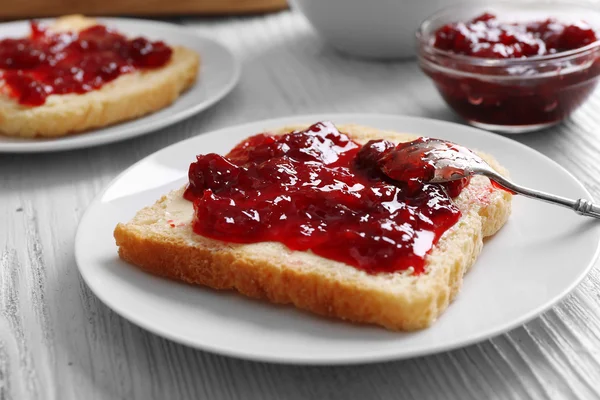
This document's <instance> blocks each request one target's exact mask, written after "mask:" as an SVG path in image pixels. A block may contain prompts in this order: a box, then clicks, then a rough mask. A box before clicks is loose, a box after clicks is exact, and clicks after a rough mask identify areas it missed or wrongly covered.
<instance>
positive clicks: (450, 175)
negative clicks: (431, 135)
mask: <svg viewBox="0 0 600 400" xmlns="http://www.w3.org/2000/svg"><path fill="white" fill-rule="evenodd" d="M403 150H406V149H402V150H399V151H403ZM408 151H409V152H413V151H414V152H419V154H421V157H422V160H423V161H425V162H427V163H428V164H430V165H433V166H434V167H435V175H434V177H433V179H431V180H430V182H432V183H436V182H448V181H453V180H456V179H461V178H465V177H468V176H472V175H484V176H487V177H488V178H489V179H491V180H493V181H495V182H496V183H497V184H499V185H500V186H502V187H503V188H506V189H507V190H508V191H509V192H513V193H515V194H520V195H523V196H525V197H531V198H532V199H537V200H542V201H545V202H548V203H552V204H557V205H559V206H563V207H567V208H570V209H572V210H574V211H575V212H576V213H578V214H580V215H586V216H589V217H595V218H600V206H599V205H597V204H593V203H592V202H590V201H588V200H585V199H578V200H571V199H568V198H565V197H561V196H556V195H553V194H550V193H544V192H540V191H538V190H534V189H529V188H526V187H523V186H520V185H517V184H515V183H513V182H511V181H509V180H508V179H506V178H505V177H503V176H502V175H500V174H499V173H497V172H496V171H495V170H494V169H493V168H492V167H490V165H489V164H488V163H486V162H485V161H484V160H482V159H481V157H479V156H478V155H476V154H475V153H473V152H472V151H471V150H469V149H467V148H466V147H463V146H459V145H457V144H455V143H450V142H446V141H443V140H440V139H428V140H427V141H425V142H422V143H415V145H414V148H412V149H410V148H409V149H408Z"/></svg>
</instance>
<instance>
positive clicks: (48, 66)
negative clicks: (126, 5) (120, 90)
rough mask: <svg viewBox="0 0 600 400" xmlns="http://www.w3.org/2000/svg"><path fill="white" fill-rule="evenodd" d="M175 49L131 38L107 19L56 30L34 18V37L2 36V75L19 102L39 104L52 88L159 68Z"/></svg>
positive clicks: (83, 86)
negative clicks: (102, 22) (70, 29)
mask: <svg viewBox="0 0 600 400" xmlns="http://www.w3.org/2000/svg"><path fill="white" fill-rule="evenodd" d="M171 54H172V49H171V48H170V47H169V46H167V45H166V44H165V43H163V42H152V41H149V40H147V39H144V38H141V37H138V38H134V39H128V38H126V37H125V36H123V35H122V34H120V33H118V32H116V31H114V30H111V29H108V28H106V27H105V26H103V25H94V26H91V27H89V28H87V29H84V30H82V31H80V32H61V33H53V32H50V31H48V30H46V29H44V28H43V27H41V26H40V25H38V24H37V23H36V22H32V23H31V35H30V36H29V37H26V38H22V39H4V40H1V41H0V79H1V80H3V81H4V92H5V93H6V94H7V95H9V96H11V97H13V98H15V99H16V100H17V101H18V102H19V103H20V104H22V105H27V106H40V105H42V104H44V103H45V102H46V98H47V97H48V96H50V95H52V94H69V93H78V94H81V93H86V92H89V91H92V90H95V89H99V88H101V87H102V86H103V85H104V84H105V83H108V82H111V81H113V80H114V79H116V78H118V77H119V76H121V75H123V74H126V73H130V72H132V71H135V70H138V69H152V68H160V67H162V66H164V65H165V64H166V63H167V62H168V61H169V60H170V59H171Z"/></svg>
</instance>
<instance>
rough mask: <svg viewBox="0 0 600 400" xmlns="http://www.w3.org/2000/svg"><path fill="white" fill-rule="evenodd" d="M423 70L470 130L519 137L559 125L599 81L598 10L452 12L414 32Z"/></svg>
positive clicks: (535, 6)
mask: <svg viewBox="0 0 600 400" xmlns="http://www.w3.org/2000/svg"><path fill="white" fill-rule="evenodd" d="M417 42H418V49H419V51H418V53H419V54H418V58H419V64H420V66H421V69H422V70H423V71H424V72H425V73H426V74H427V75H428V76H429V77H430V78H431V79H432V80H433V82H434V83H435V85H436V87H437V89H438V91H439V92H440V94H441V96H442V97H443V98H444V100H445V101H446V102H447V103H448V105H449V106H450V107H451V108H452V109H453V110H454V111H455V112H456V113H457V114H459V115H460V116H461V117H462V118H464V119H465V120H467V121H468V122H469V123H470V124H472V125H474V126H477V127H480V128H484V129H488V130H492V131H497V132H503V133H522V132H529V131H534V130H539V129H543V128H546V127H549V126H552V125H554V124H557V123H559V122H560V121H561V120H563V119H564V118H565V117H567V116H568V115H570V114H571V113H572V112H573V111H574V110H575V109H577V108H578V107H579V106H580V105H581V104H582V103H583V102H584V101H585V100H586V99H587V98H588V97H589V95H590V94H591V93H592V92H593V91H594V89H595V87H596V84H597V82H598V77H599V76H600V8H598V7H597V6H596V7H594V6H593V5H590V6H585V5H576V4H570V3H564V2H536V3H533V2H514V3H510V2H507V3H495V4H494V3H492V4H482V5H474V4H468V5H467V4H463V5H455V6H454V7H451V8H447V9H445V10H442V11H440V12H438V13H437V14H435V15H433V16H432V17H430V18H428V19H427V20H425V21H424V22H423V23H422V24H421V27H420V28H419V30H418V31H417Z"/></svg>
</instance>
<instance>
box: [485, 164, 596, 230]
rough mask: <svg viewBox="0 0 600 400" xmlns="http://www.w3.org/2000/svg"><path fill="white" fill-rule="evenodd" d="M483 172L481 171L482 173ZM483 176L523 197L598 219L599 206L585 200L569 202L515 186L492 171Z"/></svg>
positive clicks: (566, 199)
mask: <svg viewBox="0 0 600 400" xmlns="http://www.w3.org/2000/svg"><path fill="white" fill-rule="evenodd" d="M482 172H483V171H482ZM483 175H486V176H487V177H488V178H490V179H492V180H494V181H495V182H496V183H498V184H499V185H500V186H503V187H505V188H506V189H508V190H510V191H513V192H515V193H517V194H520V195H523V196H525V197H531V198H532V199H537V200H542V201H545V202H547V203H552V204H557V205H560V206H563V207H567V208H570V209H571V210H573V211H575V212H576V213H577V214H580V215H586V216H588V217H594V218H599V219H600V206H599V205H597V204H594V203H592V202H591V201H588V200H585V199H578V200H571V199H568V198H566V197H561V196H556V195H553V194H550V193H545V192H540V191H539V190H534V189H529V188H526V187H523V186H521V185H517V184H516V183H513V182H511V181H509V180H508V179H506V178H504V177H503V176H502V175H500V174H497V173H495V172H492V171H485V172H484V173H483Z"/></svg>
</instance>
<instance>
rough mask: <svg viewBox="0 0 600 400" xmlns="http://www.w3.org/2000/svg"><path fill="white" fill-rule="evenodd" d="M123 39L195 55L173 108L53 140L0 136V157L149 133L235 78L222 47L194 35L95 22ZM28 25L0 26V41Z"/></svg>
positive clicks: (220, 92)
mask: <svg viewBox="0 0 600 400" xmlns="http://www.w3.org/2000/svg"><path fill="white" fill-rule="evenodd" d="M99 21H100V22H101V23H103V24H105V25H107V26H110V27H114V28H116V29H117V30H119V31H120V32H122V33H124V34H126V35H127V36H144V37H146V38H149V39H151V40H163V41H165V42H166V43H168V44H169V45H181V46H185V47H188V48H190V49H192V50H194V51H196V52H197V53H198V54H200V58H201V62H200V72H199V74H198V79H197V81H196V83H195V84H194V86H192V87H191V88H190V89H188V90H187V91H186V92H184V93H183V94H182V95H181V96H180V97H179V98H178V99H177V100H175V102H174V103H173V104H171V105H170V106H168V107H166V108H163V109H162V110H159V111H157V112H155V113H153V114H149V115H147V116H145V117H142V118H138V119H135V120H132V121H128V122H123V123H120V124H117V125H112V126H109V127H106V128H101V129H95V130H91V131H88V132H85V133H81V134H76V135H69V136H65V137H62V138H56V139H20V138H10V137H7V136H2V135H0V153H33V152H50V151H59V150H69V149H78V148H84V147H92V146H98V145H101V144H106V143H111V142H117V141H120V140H125V139H128V138H132V137H135V136H140V135H143V134H146V133H150V132H152V131H155V130H157V129H160V128H164V127H165V126H168V125H171V124H174V123H176V122H179V121H181V120H183V119H185V118H188V117H190V116H192V115H194V114H196V113H198V112H200V111H202V110H204V109H206V108H208V107H210V106H211V105H213V104H215V103H216V102H217V101H219V100H221V99H222V98H223V97H224V96H225V95H226V94H227V93H229V92H230V91H231V90H232V89H233V87H234V86H235V84H236V83H237V81H238V79H239V76H240V66H239V63H238V61H237V60H236V58H235V57H234V56H233V54H232V53H231V52H230V51H229V50H228V49H227V48H226V47H225V46H223V45H222V44H220V43H218V42H216V41H214V40H212V39H209V38H207V37H203V36H200V35H197V34H196V33H194V32H193V31H191V30H189V29H188V28H185V27H183V26H178V25H173V24H168V23H165V22H158V21H147V20H138V19H124V18H99ZM29 31H30V30H29V22H28V21H17V22H9V23H4V24H0V39H3V38H7V37H22V36H25V35H28V34H29Z"/></svg>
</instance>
